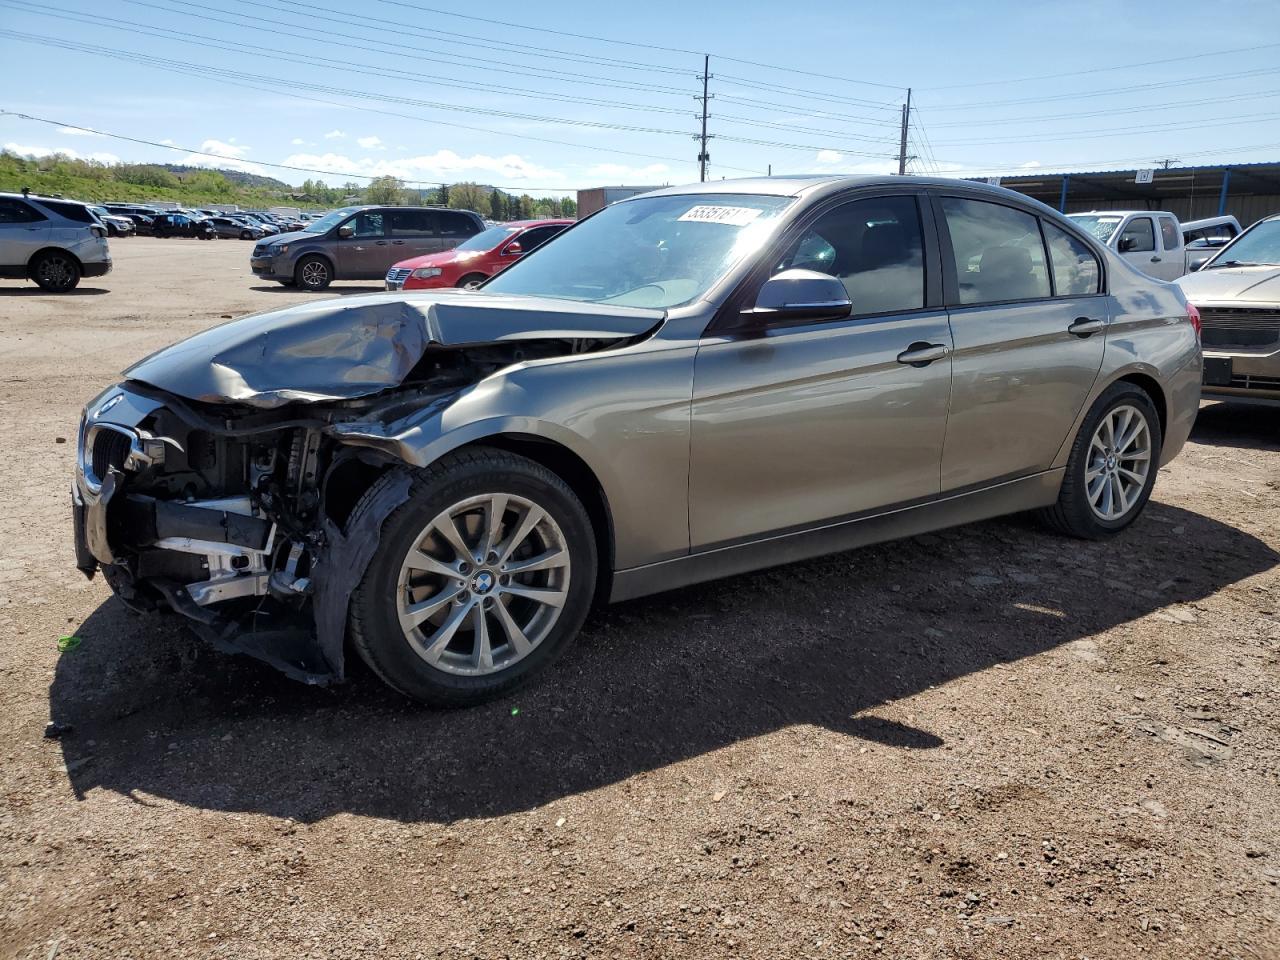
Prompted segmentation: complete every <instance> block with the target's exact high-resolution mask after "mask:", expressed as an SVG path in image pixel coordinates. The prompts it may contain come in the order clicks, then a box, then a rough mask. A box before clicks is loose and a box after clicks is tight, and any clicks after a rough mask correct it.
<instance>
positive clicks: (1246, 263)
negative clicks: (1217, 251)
mask: <svg viewBox="0 0 1280 960" xmlns="http://www.w3.org/2000/svg"><path fill="white" fill-rule="evenodd" d="M1260 266H1262V264H1260V263H1254V262H1253V261H1252V260H1223V261H1221V262H1217V261H1215V262H1214V263H1210V264H1207V265H1206V266H1203V267H1201V268H1200V269H1201V270H1212V269H1213V268H1214V267H1260Z"/></svg>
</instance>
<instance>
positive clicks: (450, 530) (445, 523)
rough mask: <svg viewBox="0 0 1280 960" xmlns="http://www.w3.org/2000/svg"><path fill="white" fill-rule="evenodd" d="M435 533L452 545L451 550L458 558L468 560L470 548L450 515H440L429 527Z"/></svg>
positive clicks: (469, 558)
mask: <svg viewBox="0 0 1280 960" xmlns="http://www.w3.org/2000/svg"><path fill="white" fill-rule="evenodd" d="M431 529H432V530H433V531H434V532H435V533H437V534H439V535H440V536H441V537H443V538H444V539H445V542H447V543H448V544H449V546H451V547H453V552H454V553H456V554H457V555H458V559H459V560H465V561H468V562H470V560H471V548H470V547H468V546H467V541H466V540H464V539H463V538H462V531H461V530H459V529H458V524H457V521H456V520H454V518H453V517H451V516H448V515H446V516H442V517H440V519H438V520H437V521H436V523H435V526H433V527H432V528H431Z"/></svg>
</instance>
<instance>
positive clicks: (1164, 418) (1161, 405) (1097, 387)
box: [1053, 363, 1169, 468]
mask: <svg viewBox="0 0 1280 960" xmlns="http://www.w3.org/2000/svg"><path fill="white" fill-rule="evenodd" d="M1117 383H1131V384H1133V385H1134V386H1136V387H1139V388H1140V389H1141V390H1142V391H1143V392H1144V393H1146V394H1147V396H1149V397H1150V398H1151V404H1152V406H1154V407H1155V408H1156V418H1157V419H1158V420H1159V422H1160V434H1161V436H1162V437H1163V436H1167V434H1168V431H1167V429H1166V425H1167V424H1168V422H1169V398H1168V394H1167V392H1166V390H1165V387H1164V385H1163V384H1162V383H1161V381H1160V378H1159V376H1158V371H1157V370H1156V369H1155V368H1154V367H1152V366H1151V365H1150V364H1143V363H1135V364H1131V365H1128V366H1125V367H1123V368H1121V369H1119V370H1115V371H1112V372H1110V373H1109V375H1108V376H1106V377H1099V378H1098V379H1097V381H1095V383H1094V385H1093V389H1092V390H1091V391H1090V392H1089V396H1088V397H1087V398H1086V399H1085V402H1084V403H1082V404H1081V405H1080V410H1079V412H1077V413H1076V418H1075V421H1074V422H1073V423H1072V424H1071V429H1070V430H1069V431H1068V432H1067V435H1066V437H1064V438H1063V441H1062V446H1061V447H1059V448H1058V454H1057V456H1055V457H1054V458H1053V467H1054V468H1058V467H1064V466H1066V463H1067V457H1068V456H1069V455H1070V453H1071V445H1072V444H1073V443H1074V442H1075V439H1076V434H1078V433H1079V432H1080V428H1081V426H1082V425H1083V424H1084V421H1085V418H1086V417H1087V416H1089V411H1090V410H1092V409H1093V405H1094V404H1095V403H1097V402H1098V398H1099V397H1100V396H1102V395H1103V394H1104V393H1105V392H1106V391H1107V390H1109V389H1111V387H1113V386H1114V385H1115V384H1117Z"/></svg>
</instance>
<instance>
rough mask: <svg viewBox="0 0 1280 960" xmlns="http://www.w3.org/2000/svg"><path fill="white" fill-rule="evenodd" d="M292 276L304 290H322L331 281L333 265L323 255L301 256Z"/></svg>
mask: <svg viewBox="0 0 1280 960" xmlns="http://www.w3.org/2000/svg"><path fill="white" fill-rule="evenodd" d="M293 278H294V280H295V281H297V284H298V286H300V287H302V288H303V289H304V290H323V289H325V288H326V287H327V286H329V284H330V283H332V282H333V267H331V266H330V265H329V261H328V260H326V259H325V258H324V257H316V256H311V257H303V258H302V259H301V260H299V261H298V266H297V269H296V270H294V273H293Z"/></svg>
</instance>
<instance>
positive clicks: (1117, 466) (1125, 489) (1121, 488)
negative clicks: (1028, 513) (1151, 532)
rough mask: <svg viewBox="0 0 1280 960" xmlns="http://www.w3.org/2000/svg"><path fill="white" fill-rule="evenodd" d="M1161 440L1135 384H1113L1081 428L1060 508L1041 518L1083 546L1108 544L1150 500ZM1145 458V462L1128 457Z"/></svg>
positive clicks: (1145, 396)
mask: <svg viewBox="0 0 1280 960" xmlns="http://www.w3.org/2000/svg"><path fill="white" fill-rule="evenodd" d="M1139 420H1140V421H1141V425H1139V424H1138V421H1139ZM1108 437H1110V438H1111V440H1110V441H1109V440H1108ZM1126 438H1130V439H1128V442H1127V443H1126ZM1163 439H1164V438H1163V436H1162V434H1161V431H1160V417H1159V416H1158V415H1157V413H1156V409H1155V405H1154V404H1153V403H1152V402H1151V397H1150V396H1149V395H1148V394H1147V392H1146V391H1145V390H1143V389H1142V388H1141V387H1139V386H1137V385H1136V384H1132V383H1126V382H1123V381H1122V382H1120V383H1114V384H1112V385H1111V386H1110V387H1108V388H1107V389H1106V390H1104V391H1103V392H1102V395H1101V396H1100V397H1098V399H1097V400H1096V401H1095V402H1094V404H1093V406H1092V407H1091V408H1090V410H1089V413H1088V415H1087V416H1086V417H1085V418H1084V422H1083V423H1082V424H1081V425H1080V432H1079V433H1078V434H1076V439H1075V442H1074V443H1073V444H1072V445H1071V454H1070V456H1068V458H1067V469H1066V473H1065V475H1064V476H1063V478H1062V489H1061V490H1060V491H1059V493H1058V502H1057V503H1055V504H1054V505H1053V506H1052V507H1049V508H1047V509H1045V510H1044V511H1042V513H1041V518H1042V519H1043V520H1044V521H1045V522H1046V523H1047V524H1048V525H1049V526H1050V527H1051V528H1053V529H1054V530H1056V531H1058V532H1059V533H1063V534H1066V535H1067V536H1071V537H1077V538H1079V539H1082V540H1105V539H1106V538H1108V537H1112V536H1114V535H1115V534H1117V533H1119V532H1120V531H1121V530H1123V529H1124V528H1125V527H1127V526H1129V524H1131V523H1133V521H1134V520H1136V519H1137V518H1138V516H1139V514H1141V513H1142V511H1143V508H1145V507H1146V505H1147V501H1148V500H1149V499H1150V498H1151V490H1152V488H1153V487H1154V486H1155V482H1156V474H1157V473H1158V472H1159V469H1160V449H1161V444H1162V442H1163ZM1121 444H1124V446H1120V445H1121ZM1144 452H1145V460H1144V459H1142V458H1141V457H1129V456H1126V454H1128V453H1144ZM1139 477H1140V482H1139Z"/></svg>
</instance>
